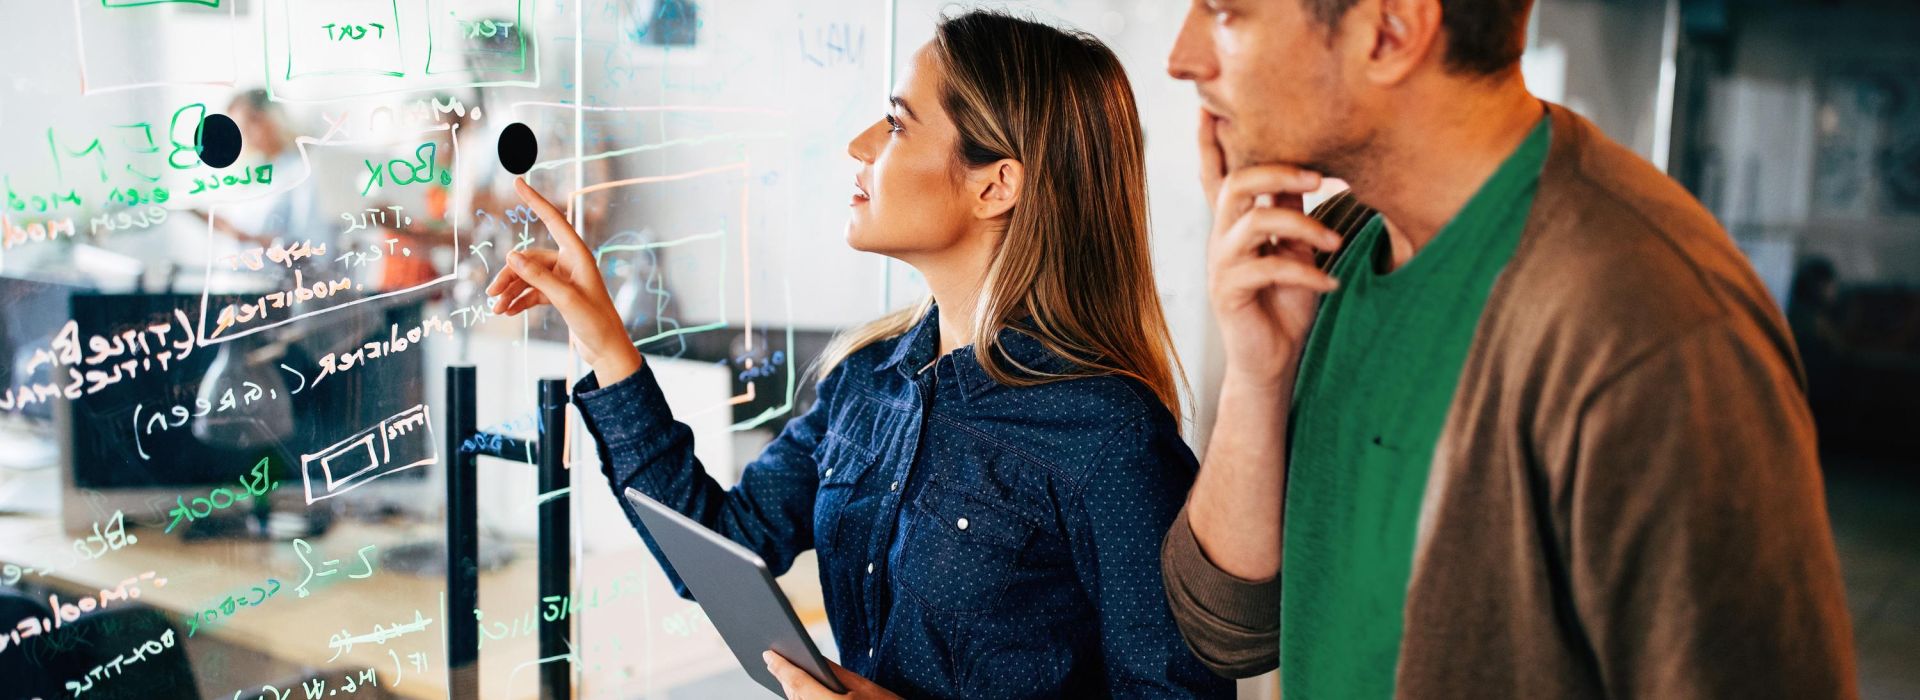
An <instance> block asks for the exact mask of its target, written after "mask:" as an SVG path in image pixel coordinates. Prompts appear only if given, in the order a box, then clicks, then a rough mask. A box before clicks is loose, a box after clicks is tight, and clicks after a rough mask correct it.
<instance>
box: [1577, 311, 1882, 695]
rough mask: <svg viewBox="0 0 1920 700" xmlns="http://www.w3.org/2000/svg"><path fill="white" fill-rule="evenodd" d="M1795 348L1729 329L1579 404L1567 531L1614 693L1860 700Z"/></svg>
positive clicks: (1591, 634) (1582, 607) (1631, 371)
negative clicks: (1583, 405)
mask: <svg viewBox="0 0 1920 700" xmlns="http://www.w3.org/2000/svg"><path fill="white" fill-rule="evenodd" d="M1787 352H1789V351H1787V350H1785V349H1783V348H1781V347H1780V345H1779V344H1777V343H1775V342H1772V341H1770V340H1769V339H1768V338H1767V337H1765V334H1763V333H1762V332H1761V331H1760V330H1758V329H1757V328H1755V327H1754V326H1753V325H1752V324H1750V323H1746V322H1744V321H1741V320H1739V319H1733V320H1728V321H1722V322H1720V323H1717V324H1714V325H1709V326H1704V327H1701V328H1699V329H1697V330H1694V331H1692V332H1691V333H1689V334H1687V335H1686V336H1684V337H1680V338H1676V339H1674V340H1672V341H1669V342H1668V343H1666V344H1665V345H1664V346H1662V347H1660V348H1658V349H1656V350H1653V351H1651V352H1650V353H1649V354H1648V355H1647V356H1645V357H1643V358H1642V359H1640V360H1638V361H1636V362H1634V363H1633V364H1632V365H1630V366H1628V367H1626V368H1624V369H1623V370H1621V371H1620V372H1619V373H1618V374H1617V375H1616V376H1614V377H1613V378H1612V379H1610V380H1608V381H1607V382H1606V383H1605V384H1604V385H1602V387H1601V388H1600V389H1599V390H1598V391H1597V392H1596V393H1595V394H1594V395H1593V396H1592V397H1591V399H1590V400H1589V401H1588V402H1587V407H1586V408H1585V409H1584V410H1583V411H1582V412H1581V414H1580V419H1579V421H1580V422H1579V426H1578V428H1577V430H1578V436H1577V437H1576V438H1575V440H1576V442H1575V447H1574V449H1573V451H1572V453H1571V454H1570V455H1569V457H1568V458H1569V459H1571V460H1572V461H1573V464H1571V465H1570V467H1569V468H1570V470H1571V471H1570V472H1569V473H1570V474H1572V477H1571V479H1572V481H1571V487H1570V488H1571V493H1570V500H1569V503H1568V505H1567V506H1566V510H1565V511H1563V514H1564V520H1562V521H1561V523H1562V524H1561V526H1562V527H1564V528H1565V529H1564V530H1563V531H1562V533H1561V538H1562V539H1563V541H1566V542H1568V553H1567V557H1568V570H1569V573H1570V577H1571V586H1572V589H1573V603H1574V608H1575V614H1576V615H1577V617H1578V619H1579V624H1580V625H1581V627H1582V628H1583V631H1584V632H1585V633H1586V636H1587V639H1588V642H1589V643H1590V644H1591V645H1592V648H1593V651H1594V654H1595V656H1596V661H1597V662H1598V664H1599V671H1600V674H1601V677H1602V679H1603V681H1604V682H1605V683H1606V686H1607V691H1608V694H1609V695H1613V696H1618V697H1661V698H1677V697H1782V698H1786V697H1795V698H1812V697H1819V698H1851V697H1855V696H1856V695H1857V694H1858V690H1857V689H1856V688H1855V687H1854V683H1855V673H1854V662H1853V643H1852V634H1851V632H1850V631H1849V625H1848V622H1847V609H1846V604H1845V601H1844V597H1843V591H1842V586H1841V580H1840V571H1839V562H1838V559H1837V557H1836V556H1835V554H1834V547H1833V536H1832V532H1831V531H1830V530H1829V528H1828V524H1827V510H1826V499H1825V494H1824V490H1823V486H1822V484H1821V478H1820V463H1819V456H1818V454H1817V453H1816V452H1815V449H1814V432H1813V420H1812V417H1811V416H1810V414H1809V412H1808V410H1807V406H1806V401H1805V399H1804V397H1803V396H1802V393H1801V391H1800V389H1799V387H1800V383H1799V381H1798V379H1797V377H1796V376H1795V374H1794V372H1793V370H1792V368H1791V364H1790V363H1791V360H1790V359H1789V357H1788V356H1787V355H1786V353H1787Z"/></svg>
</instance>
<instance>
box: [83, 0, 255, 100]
mask: <svg viewBox="0 0 1920 700" xmlns="http://www.w3.org/2000/svg"><path fill="white" fill-rule="evenodd" d="M168 5H172V6H185V7H187V8H193V9H196V10H198V12H199V13H201V14H205V15H212V14H224V15H225V17H224V18H218V19H210V20H207V21H206V23H205V25H204V26H202V27H200V28H199V29H198V30H197V32H198V36H196V37H195V38H196V41H194V42H192V43H191V44H181V43H179V42H173V41H169V40H168V39H169V38H170V37H171V35H170V34H167V33H164V32H155V31H153V30H152V28H153V27H155V26H164V25H166V24H167V22H168V21H169V20H171V19H172V18H171V15H172V14H174V8H171V7H166V6H168ZM220 6H221V5H220V0H99V2H95V0H73V20H74V24H73V38H74V41H73V47H74V52H75V54H76V57H77V58H78V59H79V64H80V91H81V94H83V95H97V94H100V93H107V92H116V91H120V90H136V89H140V88H150V87H164V86H190V85H191V86H203V85H216V86H227V87H231V86H233V85H234V83H235V81H236V80H237V79H238V77H239V75H240V57H239V55H238V54H237V53H235V52H236V51H237V49H236V48H234V47H237V46H238V45H239V44H240V42H239V36H238V33H237V32H236V31H235V27H237V26H238V22H239V16H238V14H237V12H236V10H235V7H234V3H231V2H229V3H227V4H226V10H224V11H221V10H220ZM89 34H91V35H92V36H93V37H94V39H95V45H94V46H93V48H92V49H89V48H88V45H87V37H88V36H89ZM220 46H225V47H228V49H227V50H226V51H219V50H211V51H210V50H207V47H220Z"/></svg>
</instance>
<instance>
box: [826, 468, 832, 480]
mask: <svg viewBox="0 0 1920 700" xmlns="http://www.w3.org/2000/svg"><path fill="white" fill-rule="evenodd" d="M827 478H829V479H831V478H833V467H827Z"/></svg>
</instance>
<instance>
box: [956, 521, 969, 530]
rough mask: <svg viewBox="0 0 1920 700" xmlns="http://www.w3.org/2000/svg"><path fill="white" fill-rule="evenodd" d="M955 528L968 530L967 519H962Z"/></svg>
mask: <svg viewBox="0 0 1920 700" xmlns="http://www.w3.org/2000/svg"><path fill="white" fill-rule="evenodd" d="M954 526H955V527H958V528H960V529H962V530H965V529H967V519H966V518H961V519H960V522H957V523H954Z"/></svg>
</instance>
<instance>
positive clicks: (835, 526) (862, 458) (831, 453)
mask: <svg viewBox="0 0 1920 700" xmlns="http://www.w3.org/2000/svg"><path fill="white" fill-rule="evenodd" d="M875 459H876V457H875V455H874V453H873V452H871V451H869V450H868V449H867V448H865V447H862V446H861V445H860V444H858V443H855V442H853V441H852V440H848V439H847V438H845V437H843V436H841V435H840V434H839V433H835V432H831V431H829V432H828V433H827V435H826V437H825V438H822V439H821V440H820V444H819V445H817V446H815V447H814V450H813V464H814V469H815V470H816V472H815V473H816V475H817V476H818V477H819V479H820V482H819V483H820V486H819V488H818V489H817V490H815V492H814V499H813V546H814V549H817V550H820V552H821V553H823V554H824V553H826V552H829V551H831V550H832V548H833V547H834V546H835V544H836V543H837V542H838V541H839V537H840V532H839V530H840V528H841V524H842V523H843V522H845V521H846V517H845V515H846V513H845V511H846V509H847V504H848V503H849V501H850V500H851V499H852V497H853V494H854V487H855V486H856V485H857V484H858V483H859V481H860V477H862V476H864V475H866V473H867V469H868V468H869V467H871V466H872V465H873V462H874V460H875Z"/></svg>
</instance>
